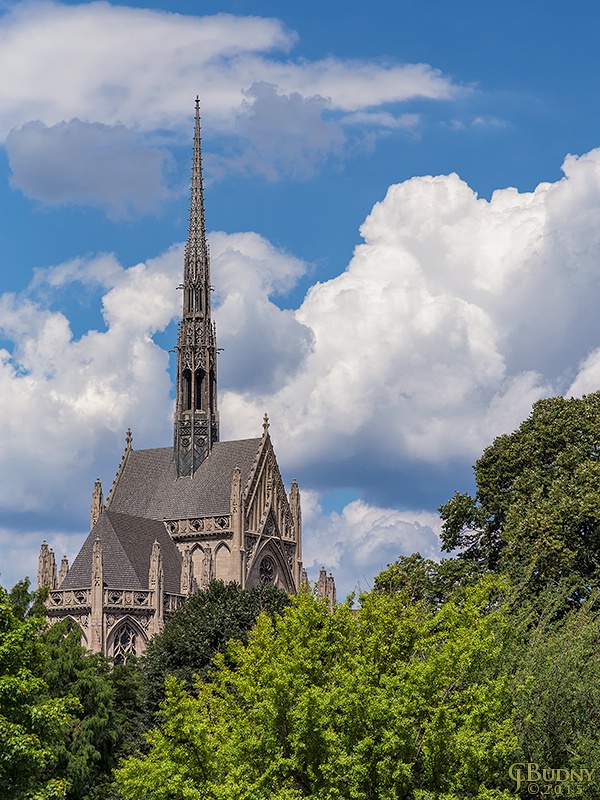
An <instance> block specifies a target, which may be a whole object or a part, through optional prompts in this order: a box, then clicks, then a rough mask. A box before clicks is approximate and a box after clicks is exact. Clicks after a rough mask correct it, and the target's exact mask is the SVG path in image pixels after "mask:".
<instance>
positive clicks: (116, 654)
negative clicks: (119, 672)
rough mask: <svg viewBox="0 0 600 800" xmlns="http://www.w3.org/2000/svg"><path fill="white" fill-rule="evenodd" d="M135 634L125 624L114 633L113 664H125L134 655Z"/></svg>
mask: <svg viewBox="0 0 600 800" xmlns="http://www.w3.org/2000/svg"><path fill="white" fill-rule="evenodd" d="M136 638H137V637H136V632H135V630H134V629H133V627H132V626H131V625H130V624H129V623H128V622H125V623H124V624H123V625H121V627H120V628H119V630H118V631H117V632H116V633H115V638H114V643H113V660H114V663H115V664H125V663H126V661H127V659H128V658H129V657H130V656H135V655H136Z"/></svg>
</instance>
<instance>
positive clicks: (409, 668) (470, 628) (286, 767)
mask: <svg viewBox="0 0 600 800" xmlns="http://www.w3.org/2000/svg"><path fill="white" fill-rule="evenodd" d="M503 591H504V589H503V585H501V582H499V581H493V580H491V579H484V580H483V581H482V582H481V583H480V584H479V585H477V586H474V587H470V588H467V589H466V590H465V592H464V595H463V596H462V597H461V598H455V599H450V600H448V601H447V602H446V603H444V605H443V606H442V607H441V608H440V609H433V608H432V607H431V605H430V604H428V603H426V602H413V601H411V599H410V598H409V597H408V596H407V595H406V594H403V593H401V592H378V591H374V592H371V593H370V594H369V595H366V596H364V597H363V598H362V606H361V608H360V610H359V611H358V612H354V611H353V610H352V609H351V608H349V607H348V606H346V605H342V606H339V607H337V608H336V609H335V610H334V611H333V612H330V611H329V610H328V608H327V607H326V605H325V604H324V603H323V602H320V601H317V600H315V599H314V598H313V597H311V596H310V595H301V596H300V597H298V598H296V599H295V600H294V602H293V604H292V605H291V606H290V607H288V608H286V609H285V611H284V612H283V614H282V615H281V616H279V617H275V618H273V619H270V618H269V617H267V616H266V615H261V616H260V617H259V619H258V622H257V624H256V626H255V627H254V628H253V630H252V631H251V633H250V636H249V638H248V642H247V644H244V643H242V642H234V643H232V644H231V646H230V649H229V654H228V656H229V658H228V660H227V659H226V658H225V657H224V656H223V655H222V654H220V655H218V656H217V657H216V672H215V673H213V675H212V676H211V680H210V681H202V680H198V681H197V683H196V686H195V692H193V693H192V692H189V691H188V690H187V689H186V687H185V686H184V685H183V684H182V683H179V682H177V680H176V679H175V678H169V680H168V682H167V687H168V688H167V697H166V700H165V702H164V704H163V706H162V710H161V713H160V718H161V725H160V727H159V728H157V729H155V730H153V731H152V732H151V733H150V734H149V736H148V742H149V746H150V750H149V752H148V753H147V754H146V755H138V756H137V757H133V758H130V759H128V760H127V761H125V762H124V764H123V766H122V768H121V769H120V770H119V771H118V773H117V777H118V780H119V781H120V783H121V785H122V791H123V794H124V796H125V797H126V798H127V800H140V799H141V798H144V800H184V799H185V800H201V799H202V800H234V798H235V800H250V798H252V800H261V798H269V799H270V800H292V798H300V797H310V798H315V800H317V799H318V800H333V799H334V798H335V799H336V800H342V799H344V798H348V800H350V798H382V800H383V798H386V799H387V798H414V800H434V799H435V800H454V799H455V798H463V797H472V798H479V800H484V798H486V799H489V800H491V798H509V797H511V795H510V794H509V793H508V792H507V790H506V788H505V787H507V786H508V784H509V779H508V775H507V772H506V771H507V766H508V765H509V764H510V763H511V761H510V755H511V753H512V750H513V748H514V746H515V743H516V740H515V737H514V734H513V732H512V727H511V710H512V691H511V688H512V687H511V683H510V680H509V678H508V677H507V676H505V675H503V674H502V672H501V670H500V666H499V665H500V664H501V663H502V660H503V653H504V650H505V648H506V645H507V641H508V639H509V638H510V633H509V627H508V625H507V620H506V616H505V613H504V612H503V610H502V608H501V600H502V596H503Z"/></svg>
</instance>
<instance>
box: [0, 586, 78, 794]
mask: <svg viewBox="0 0 600 800" xmlns="http://www.w3.org/2000/svg"><path fill="white" fill-rule="evenodd" d="M21 588H22V587H21ZM21 594H22V593H21V591H20V589H19V591H18V592H17V595H19V596H21ZM13 600H14V594H13V598H12V599H11V596H10V595H9V594H8V593H7V592H6V591H5V590H4V589H0V787H2V788H1V792H2V797H3V800H25V798H31V800H50V799H51V798H53V799H54V798H64V797H65V793H66V790H67V780H66V776H64V775H61V774H59V775H58V776H57V774H56V773H55V772H54V768H55V766H56V764H57V760H58V750H59V748H60V746H61V743H62V742H63V741H64V737H65V736H66V733H67V730H68V728H69V726H70V724H71V722H72V720H73V716H72V715H73V712H74V711H75V710H76V709H77V702H76V701H75V700H74V699H73V698H70V697H62V698H52V697H49V695H48V687H47V684H46V683H45V681H44V679H43V675H44V671H45V669H46V667H47V662H48V653H47V650H46V648H45V646H44V643H43V642H42V640H41V638H40V636H39V633H40V630H41V628H42V626H43V625H44V622H43V621H42V620H41V619H39V618H36V617H27V618H26V619H23V618H22V616H21V612H22V610H23V606H22V605H19V604H17V608H19V609H20V610H19V614H17V613H15V604H14V602H13ZM52 776H53V777H52Z"/></svg>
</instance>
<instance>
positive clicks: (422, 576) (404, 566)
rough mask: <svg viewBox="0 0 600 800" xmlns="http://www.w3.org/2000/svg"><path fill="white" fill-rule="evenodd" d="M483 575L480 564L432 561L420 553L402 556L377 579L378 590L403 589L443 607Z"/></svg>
mask: <svg viewBox="0 0 600 800" xmlns="http://www.w3.org/2000/svg"><path fill="white" fill-rule="evenodd" d="M480 577H481V572H480V570H479V569H478V568H477V566H476V565H473V564H472V563H470V562H467V561H464V560H460V559H457V558H446V559H442V560H441V561H439V562H438V561H432V560H431V559H429V558H423V556H422V555H421V554H420V553H413V554H412V555H410V556H400V558H398V560H397V561H395V562H394V563H393V564H388V566H387V569H385V570H384V571H383V572H380V573H379V575H377V576H376V578H375V591H377V592H402V593H404V594H406V595H407V596H408V597H409V598H410V599H411V600H412V601H415V600H424V601H425V602H427V603H429V604H431V605H432V606H434V607H439V606H441V605H442V604H443V603H444V602H446V600H448V599H449V598H450V597H451V596H452V595H454V594H455V593H456V592H457V591H459V590H460V589H461V588H464V587H465V586H469V585H472V584H473V583H475V582H476V581H477V580H478V579H479V578H480Z"/></svg>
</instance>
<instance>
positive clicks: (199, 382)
mask: <svg viewBox="0 0 600 800" xmlns="http://www.w3.org/2000/svg"><path fill="white" fill-rule="evenodd" d="M204 375H205V372H204V370H202V369H197V370H196V374H195V376H194V381H195V386H194V408H195V409H196V410H197V411H199V410H200V409H202V407H203V403H202V394H203V392H204Z"/></svg>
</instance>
